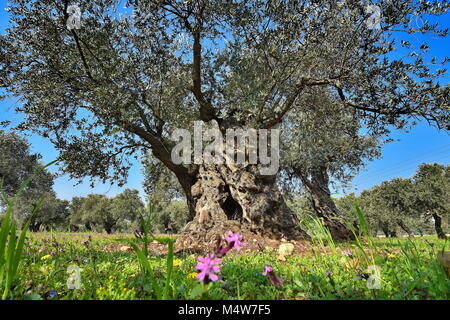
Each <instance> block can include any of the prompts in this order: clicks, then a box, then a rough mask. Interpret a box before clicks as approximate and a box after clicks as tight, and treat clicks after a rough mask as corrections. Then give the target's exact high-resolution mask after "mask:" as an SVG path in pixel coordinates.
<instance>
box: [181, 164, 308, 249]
mask: <svg viewBox="0 0 450 320" xmlns="http://www.w3.org/2000/svg"><path fill="white" fill-rule="evenodd" d="M191 196H192V201H193V203H192V205H194V206H195V212H196V215H195V217H194V219H193V220H192V221H191V222H189V223H188V224H187V225H186V226H185V227H184V228H183V230H182V231H181V234H182V235H183V236H184V237H183V238H182V239H183V240H182V241H183V242H186V241H187V242H188V243H184V246H189V245H190V243H189V242H192V243H196V242H201V243H205V244H206V243H214V242H215V241H216V239H217V236H218V235H219V236H223V235H224V234H225V233H226V232H228V231H233V232H238V231H251V232H252V233H255V234H259V235H264V236H267V237H270V238H280V237H282V236H283V235H284V236H285V237H287V238H291V239H305V238H308V235H307V233H306V232H305V231H303V230H302V229H301V228H300V225H299V222H298V221H297V219H296V216H295V214H294V213H293V212H292V211H291V210H290V209H289V208H288V206H287V205H286V203H285V201H284V199H283V196H282V194H281V192H280V191H279V190H278V189H277V187H276V185H275V177H274V176H264V175H260V174H259V170H258V168H257V166H255V165H233V164H222V165H218V164H205V165H201V166H200V167H199V170H198V174H197V176H196V182H195V184H194V185H193V186H192V188H191Z"/></svg>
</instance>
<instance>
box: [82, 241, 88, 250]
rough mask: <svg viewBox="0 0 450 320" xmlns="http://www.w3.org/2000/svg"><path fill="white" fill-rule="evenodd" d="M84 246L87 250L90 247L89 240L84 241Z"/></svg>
mask: <svg viewBox="0 0 450 320" xmlns="http://www.w3.org/2000/svg"><path fill="white" fill-rule="evenodd" d="M83 246H85V247H86V248H87V247H89V240H84V241H83Z"/></svg>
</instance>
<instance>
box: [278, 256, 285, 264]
mask: <svg viewBox="0 0 450 320" xmlns="http://www.w3.org/2000/svg"><path fill="white" fill-rule="evenodd" d="M278 260H279V261H282V262H285V261H286V257H285V256H283V255H282V254H280V255H279V256H278Z"/></svg>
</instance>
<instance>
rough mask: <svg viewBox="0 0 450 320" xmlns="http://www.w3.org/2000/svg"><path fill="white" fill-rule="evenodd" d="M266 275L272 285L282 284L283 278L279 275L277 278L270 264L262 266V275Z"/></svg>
mask: <svg viewBox="0 0 450 320" xmlns="http://www.w3.org/2000/svg"><path fill="white" fill-rule="evenodd" d="M267 275H268V276H269V281H270V283H271V284H273V285H274V286H276V287H279V286H281V285H282V284H283V278H282V277H281V276H280V277H279V278H277V276H276V275H275V272H274V271H273V268H272V267H271V266H265V267H264V272H263V276H267Z"/></svg>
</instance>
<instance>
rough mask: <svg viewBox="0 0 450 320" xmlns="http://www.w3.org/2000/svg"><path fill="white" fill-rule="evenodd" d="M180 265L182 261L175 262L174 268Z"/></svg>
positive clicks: (176, 260)
mask: <svg viewBox="0 0 450 320" xmlns="http://www.w3.org/2000/svg"><path fill="white" fill-rule="evenodd" d="M180 264H181V260H180V259H175V260H173V266H174V267H178V266H179V265H180Z"/></svg>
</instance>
